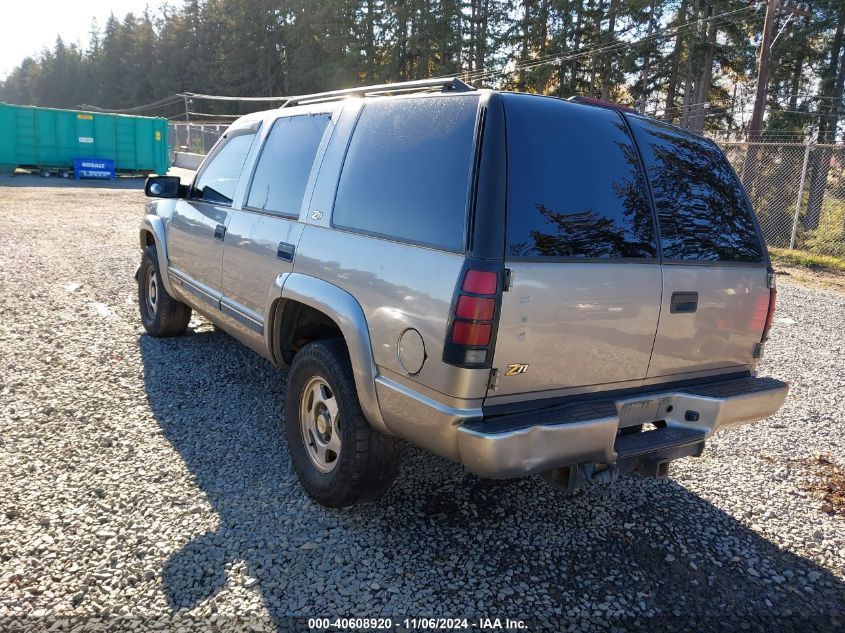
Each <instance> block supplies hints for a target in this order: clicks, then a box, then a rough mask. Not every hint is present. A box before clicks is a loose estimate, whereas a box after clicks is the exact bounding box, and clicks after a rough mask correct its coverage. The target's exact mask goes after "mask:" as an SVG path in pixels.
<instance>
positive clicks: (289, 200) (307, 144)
mask: <svg viewBox="0 0 845 633" xmlns="http://www.w3.org/2000/svg"><path fill="white" fill-rule="evenodd" d="M329 119H330V116H329V115H328V114H326V115H322V114H320V115H313V116H309V115H304V116H296V117H285V118H283V119H278V120H277V121H276V122H275V123H274V124H273V129H272V130H270V134H269V135H268V137H267V141H266V142H265V143H264V147H263V148H262V150H261V157H260V158H259V159H258V166H257V167H256V169H255V175H254V176H253V177H252V184H251V186H250V188H249V196H248V198H247V203H246V206H247V207H250V208H252V209H262V210H265V211H272V212H275V213H280V214H283V215H290V216H298V215H299V207H301V206H302V198H303V196H304V195H305V186H306V185H307V184H308V176H309V175H310V174H311V166H312V164H313V163H314V157H315V156H316V155H317V148H318V147H319V146H320V141H321V140H322V138H323V132H325V131H326V126H327V125H328V123H329Z"/></svg>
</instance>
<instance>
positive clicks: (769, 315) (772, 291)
mask: <svg viewBox="0 0 845 633" xmlns="http://www.w3.org/2000/svg"><path fill="white" fill-rule="evenodd" d="M777 296H778V289H777V288H769V310H768V312H766V324H765V325H764V326H763V338H762V341H765V340H766V339H767V338H769V330H771V329H772V321H774V318H775V303H776V302H777Z"/></svg>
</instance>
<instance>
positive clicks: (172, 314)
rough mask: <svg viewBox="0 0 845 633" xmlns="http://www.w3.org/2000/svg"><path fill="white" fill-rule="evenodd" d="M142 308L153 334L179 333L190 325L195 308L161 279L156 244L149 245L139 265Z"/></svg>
mask: <svg viewBox="0 0 845 633" xmlns="http://www.w3.org/2000/svg"><path fill="white" fill-rule="evenodd" d="M138 308H139V309H140V311H141V322H142V323H143V324H144V329H145V330H146V331H147V333H148V334H150V335H152V336H157V337H160V336H179V335H180V334H184V333H185V330H187V329H188V322H189V321H190V320H191V308H190V307H189V306H186V305H185V304H184V303H182V302H181V301H177V300H176V299H174V298H173V297H171V296H170V295H169V294H167V290H166V289H165V287H164V283H162V281H161V271H160V270H159V269H158V254H157V252H156V247H155V246H147V248H146V249H144V256H143V257H142V258H141V267H140V268H139V269H138Z"/></svg>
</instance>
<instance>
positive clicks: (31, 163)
mask: <svg viewBox="0 0 845 633" xmlns="http://www.w3.org/2000/svg"><path fill="white" fill-rule="evenodd" d="M74 158H105V159H109V160H113V161H114V164H115V170H116V171H118V172H140V173H150V172H155V173H157V174H165V173H167V169H168V167H169V160H170V158H169V153H168V145H167V119H163V118H153V117H144V116H127V115H124V114H106V113H101V112H80V111H77V110H57V109H54V108H36V107H33V106H18V105H11V104H8V103H0V171H2V172H11V171H14V169H15V168H16V167H28V168H35V169H44V170H59V171H71V170H73V159H74Z"/></svg>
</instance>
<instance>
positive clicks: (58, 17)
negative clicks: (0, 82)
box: [0, 0, 181, 78]
mask: <svg viewBox="0 0 845 633" xmlns="http://www.w3.org/2000/svg"><path fill="white" fill-rule="evenodd" d="M159 4H161V2H160V0H81V1H74V0H41V1H40V2H38V1H33V0H23V1H21V0H7V1H5V2H3V3H2V10H3V17H2V18H0V78H4V77H6V75H8V74H9V73H10V72H11V71H12V69H13V68H14V67H15V66H17V65H18V64H20V63H21V60H22V59H23V58H24V57H26V56H27V55H34V54H36V53H38V52H40V51H41V49H42V48H44V47H45V46H47V47H49V48H52V47H53V44H54V43H55V41H56V36H57V35H61V36H62V39H64V41H65V42H67V43H71V42H78V43H80V44H81V45H82V47H83V48H84V47H87V46H88V39H89V34H88V32H89V30H90V28H91V20H92V18H97V24H98V25H99V27H100V29H101V30H102V28H103V26H105V24H106V20H107V19H108V17H109V14H110V13H114V14H115V16H116V17H117V18H119V19H123V16H125V15H126V14H127V13H128V12H129V11H133V12H135V13H140V12H141V11H143V10H144V7H145V6H147V5H150V7H158V6H159ZM171 4H174V5H179V4H181V2H178V1H177V2H171Z"/></svg>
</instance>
